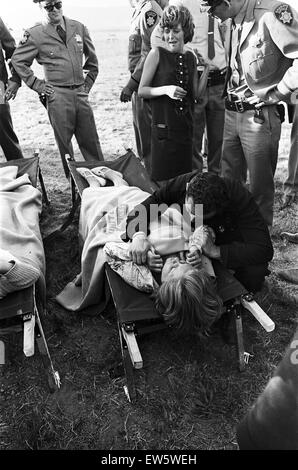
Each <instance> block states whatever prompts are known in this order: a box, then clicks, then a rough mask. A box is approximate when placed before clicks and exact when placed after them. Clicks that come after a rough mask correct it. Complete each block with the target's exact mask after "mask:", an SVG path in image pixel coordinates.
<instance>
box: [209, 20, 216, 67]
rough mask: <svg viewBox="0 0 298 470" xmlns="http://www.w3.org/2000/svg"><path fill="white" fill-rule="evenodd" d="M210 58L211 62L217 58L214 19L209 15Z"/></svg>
mask: <svg viewBox="0 0 298 470" xmlns="http://www.w3.org/2000/svg"><path fill="white" fill-rule="evenodd" d="M208 57H209V59H210V60H212V59H214V57H215V49H214V18H213V16H211V15H209V22H208Z"/></svg>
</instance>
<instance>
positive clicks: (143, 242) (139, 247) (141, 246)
mask: <svg viewBox="0 0 298 470" xmlns="http://www.w3.org/2000/svg"><path fill="white" fill-rule="evenodd" d="M150 248H151V244H150V242H149V241H148V239H147V237H146V235H145V234H143V235H138V236H137V237H135V238H133V240H132V242H131V244H130V248H129V253H130V254H131V259H132V261H133V262H134V263H137V264H145V263H146V261H147V253H148V251H149V250H150Z"/></svg>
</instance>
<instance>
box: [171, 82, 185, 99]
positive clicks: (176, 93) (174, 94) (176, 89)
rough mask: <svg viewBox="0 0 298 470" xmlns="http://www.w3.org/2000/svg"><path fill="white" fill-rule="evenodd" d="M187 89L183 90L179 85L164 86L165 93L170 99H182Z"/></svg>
mask: <svg viewBox="0 0 298 470" xmlns="http://www.w3.org/2000/svg"><path fill="white" fill-rule="evenodd" d="M186 94H187V91H185V90H184V89H183V88H181V87H180V86H176V85H168V86H167V87H166V95H168V96H169V97H170V98H171V99H172V100H181V101H182V100H183V98H184V97H185V96H186Z"/></svg>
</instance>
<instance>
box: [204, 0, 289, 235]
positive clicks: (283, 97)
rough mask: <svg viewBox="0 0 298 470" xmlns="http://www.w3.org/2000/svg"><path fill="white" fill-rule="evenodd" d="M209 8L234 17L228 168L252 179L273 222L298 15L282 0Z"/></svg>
mask: <svg viewBox="0 0 298 470" xmlns="http://www.w3.org/2000/svg"><path fill="white" fill-rule="evenodd" d="M205 3H206V4H207V5H208V6H210V7H211V8H210V9H209V11H208V13H209V14H211V15H213V16H215V17H218V18H219V19H220V20H222V21H225V20H226V19H227V18H232V27H231V34H230V40H229V41H228V42H227V43H228V45H229V71H228V75H227V98H226V102H225V105H226V113H225V129H224V144H223V157H222V173H223V175H224V176H228V177H233V178H236V179H238V180H240V181H242V182H243V183H244V182H245V181H246V173H247V169H248V172H249V179H250V191H251V192H252V194H253V196H254V198H255V200H256V202H257V203H258V205H259V207H260V211H261V213H262V215H263V217H264V219H265V221H266V222H267V224H268V226H271V225H272V222H273V202H274V173H275V169H276V163H277V156H278V144H279V139H280V130H281V120H280V116H279V113H278V108H277V103H278V102H279V101H285V102H290V100H291V96H292V94H293V92H294V90H295V89H296V88H297V84H298V14H297V12H296V11H295V10H294V9H293V8H291V7H290V6H289V5H288V4H287V3H282V2H280V1H276V0H206V2H205Z"/></svg>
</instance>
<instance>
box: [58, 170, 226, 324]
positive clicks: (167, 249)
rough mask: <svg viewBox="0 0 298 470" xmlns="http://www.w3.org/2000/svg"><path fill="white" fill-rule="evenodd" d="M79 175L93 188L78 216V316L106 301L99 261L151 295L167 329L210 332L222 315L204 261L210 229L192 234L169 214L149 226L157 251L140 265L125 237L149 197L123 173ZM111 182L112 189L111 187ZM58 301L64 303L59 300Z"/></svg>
mask: <svg viewBox="0 0 298 470" xmlns="http://www.w3.org/2000/svg"><path fill="white" fill-rule="evenodd" d="M77 171H78V173H79V174H81V176H83V177H84V178H85V179H86V181H87V182H88V183H89V188H86V189H85V190H84V191H83V195H82V206H81V214H80V234H81V236H82V238H83V240H84V247H83V252H82V272H81V275H80V278H79V280H77V281H76V287H78V286H79V285H80V284H81V288H82V290H83V295H82V298H81V303H80V304H79V305H78V308H77V310H81V309H82V308H85V307H86V306H88V304H89V305H90V303H91V302H94V301H95V299H98V298H99V297H98V295H101V296H103V295H104V288H103V284H101V283H100V282H99V277H100V274H99V271H100V268H99V260H100V262H101V264H104V263H105V262H108V263H109V264H110V266H111V268H112V269H113V270H115V271H116V272H117V273H118V274H119V275H120V276H121V277H122V278H123V279H124V280H125V281H126V282H127V283H129V284H130V285H132V286H133V287H135V288H137V289H139V290H141V291H144V292H150V293H152V294H153V296H154V297H155V304H156V307H157V309H158V310H159V312H160V313H161V314H162V315H163V317H164V319H165V322H166V323H167V324H168V325H171V326H174V327H177V328H179V329H180V330H183V331H185V332H194V331H204V330H206V329H208V328H209V327H210V326H211V324H212V323H213V322H214V321H215V320H217V319H218V318H219V316H220V314H221V312H222V302H221V300H220V298H219V296H218V295H217V292H216V280H215V275H214V271H213V267H212V264H211V262H210V260H209V259H208V258H207V257H205V256H201V249H200V245H201V243H202V241H203V238H204V237H205V236H207V235H206V234H207V232H208V233H209V231H208V228H206V227H205V228H203V227H200V228H199V229H198V230H197V231H195V232H194V233H191V226H190V224H187V223H185V221H184V220H183V217H182V214H181V213H180V212H179V211H178V210H177V209H175V208H168V210H167V211H165V212H164V214H163V216H162V217H161V219H160V220H159V221H156V222H155V223H154V224H152V225H151V226H150V240H151V244H152V246H153V248H152V249H151V250H150V251H149V252H148V256H147V262H146V263H145V264H144V265H143V266H141V265H137V264H136V263H133V262H132V260H131V255H130V245H131V244H130V243H126V242H123V241H122V240H121V234H122V233H123V230H124V228H125V224H126V216H127V214H128V212H129V211H130V210H131V209H132V208H133V207H134V206H135V205H136V204H139V203H140V202H141V201H142V200H144V199H146V198H147V197H148V193H146V192H144V191H142V190H141V189H140V188H138V187H134V186H128V184H127V183H126V182H125V181H124V180H123V178H122V175H121V173H119V172H115V171H114V170H111V169H109V168H105V167H98V168H94V169H92V170H90V169H88V168H77ZM107 179H110V180H111V181H113V183H114V185H113V186H107V185H106V180H107ZM95 251H96V252H95ZM94 259H95V261H94ZM101 268H102V266H101ZM96 271H97V273H96ZM92 285H93V287H92ZM91 290H93V291H95V290H96V292H91ZM96 295H97V297H96ZM71 298H72V302H73V296H72V297H71ZM57 300H58V301H60V300H61V294H60V295H59V296H58V298H57ZM60 303H61V302H60ZM62 305H63V304H62ZM64 306H65V305H64ZM82 306H83V307H82ZM97 312H98V309H97Z"/></svg>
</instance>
